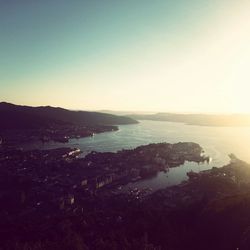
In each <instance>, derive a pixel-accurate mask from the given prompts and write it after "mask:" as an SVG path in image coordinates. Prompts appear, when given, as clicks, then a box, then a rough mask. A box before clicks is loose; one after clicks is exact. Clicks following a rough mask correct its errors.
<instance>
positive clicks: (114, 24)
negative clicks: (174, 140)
mask: <svg viewBox="0 0 250 250" xmlns="http://www.w3.org/2000/svg"><path fill="white" fill-rule="evenodd" d="M249 66H250V2H249V0H237V1H236V0H189V1H187V0H154V1H152V0H126V1H117V0H88V1H87V0H72V1H68V0H43V1H36V0H22V1H20V0H0V101H7V102H12V103H16V104H25V105H32V106H40V105H51V106H60V107H65V108H69V109H82V110H103V109H108V110H130V111H156V112H158V111H159V112H164V111H166V112H192V113H195V112H199V113H250V105H249V104H250V101H249V92H250V68H249Z"/></svg>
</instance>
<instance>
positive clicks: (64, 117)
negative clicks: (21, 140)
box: [0, 102, 138, 129]
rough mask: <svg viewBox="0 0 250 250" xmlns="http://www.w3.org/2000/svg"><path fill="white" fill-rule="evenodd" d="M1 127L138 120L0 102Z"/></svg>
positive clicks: (112, 122) (98, 123)
mask: <svg viewBox="0 0 250 250" xmlns="http://www.w3.org/2000/svg"><path fill="white" fill-rule="evenodd" d="M0 117H1V122H0V129H31V128H46V127H49V126H55V125H69V124H73V125H74V124H75V125H86V126H96V125H120V124H135V123H138V122H137V121H136V120H134V119H132V118H129V117H125V116H116V115H111V114H106V113H99V112H87V111H70V110H67V109H63V108H55V107H50V106H46V107H29V106H20V105H14V104H10V103H6V102H1V103H0Z"/></svg>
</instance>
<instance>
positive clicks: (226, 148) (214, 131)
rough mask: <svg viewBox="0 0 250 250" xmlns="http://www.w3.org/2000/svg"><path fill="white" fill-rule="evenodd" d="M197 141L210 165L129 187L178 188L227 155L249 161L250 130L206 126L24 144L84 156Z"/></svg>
mask: <svg viewBox="0 0 250 250" xmlns="http://www.w3.org/2000/svg"><path fill="white" fill-rule="evenodd" d="M188 141H190V142H196V143H199V144H200V145H201V146H202V147H203V149H204V150H205V152H206V154H207V155H209V156H210V157H212V159H213V160H212V162H211V163H210V164H200V165H198V164H197V163H193V162H186V163H185V164H184V165H183V166H180V167H176V168H171V169H170V171H169V172H167V173H163V172H160V173H158V174H157V175H156V176H154V177H152V178H150V179H147V180H142V181H139V182H136V183H131V184H129V185H128V186H129V187H141V188H142V187H150V188H152V189H153V190H156V189H159V188H164V187H166V186H170V185H175V184H178V183H180V182H181V181H183V180H186V179H187V175H186V173H187V172H188V171H190V170H191V169H192V170H193V171H202V170H205V169H209V168H211V167H213V166H216V167H220V166H223V165H225V164H227V163H228V162H229V158H228V154H229V153H234V154H235V155H236V156H237V157H238V158H240V159H242V160H245V161H248V162H250V154H249V152H250V128H249V127H205V126H193V125H185V124H182V123H173V122H159V121H140V123H139V124H135V125H122V126H119V131H116V132H107V133H102V134H97V135H95V136H94V137H89V138H82V139H73V140H71V141H70V142H69V143H67V144H61V143H45V144H42V143H38V144H28V145H25V146H24V148H25V149H32V148H39V149H51V148H57V147H78V148H80V149H81V150H82V151H83V152H84V154H87V153H88V152H91V151H93V150H94V151H100V152H105V151H113V152H115V151H117V150H120V149H129V148H135V147H137V146H139V145H145V144H148V143H152V142H169V143H176V142H188Z"/></svg>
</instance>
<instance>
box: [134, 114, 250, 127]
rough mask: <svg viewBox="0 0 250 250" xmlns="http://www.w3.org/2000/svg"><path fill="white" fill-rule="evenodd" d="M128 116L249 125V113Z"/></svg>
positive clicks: (194, 122) (188, 122)
mask: <svg viewBox="0 0 250 250" xmlns="http://www.w3.org/2000/svg"><path fill="white" fill-rule="evenodd" d="M129 117H131V118H133V119H137V120H151V121H168V122H181V123H185V124H188V125H199V126H225V127H229V126H232V127H233V126H250V115H248V114H232V115H214V114H174V113H156V114H151V115H141V114H131V115H129Z"/></svg>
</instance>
